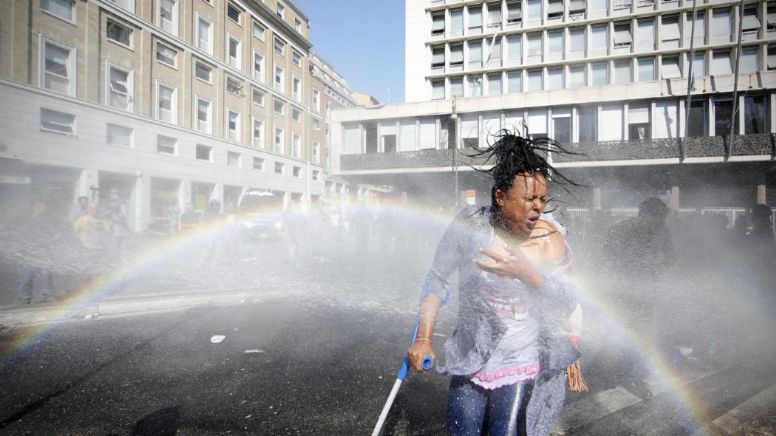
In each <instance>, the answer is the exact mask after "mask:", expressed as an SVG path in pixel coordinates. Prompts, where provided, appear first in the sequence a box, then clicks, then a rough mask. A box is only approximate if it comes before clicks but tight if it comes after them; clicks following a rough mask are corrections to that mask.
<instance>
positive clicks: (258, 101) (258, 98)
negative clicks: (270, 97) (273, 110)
mask: <svg viewBox="0 0 776 436" xmlns="http://www.w3.org/2000/svg"><path fill="white" fill-rule="evenodd" d="M251 101H252V102H253V104H255V105H259V106H264V91H260V90H258V89H256V88H254V89H253V95H252V96H251Z"/></svg>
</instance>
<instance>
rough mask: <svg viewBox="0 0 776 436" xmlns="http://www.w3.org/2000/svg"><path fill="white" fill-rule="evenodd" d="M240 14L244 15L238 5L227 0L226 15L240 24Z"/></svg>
mask: <svg viewBox="0 0 776 436" xmlns="http://www.w3.org/2000/svg"><path fill="white" fill-rule="evenodd" d="M240 15H242V13H241V12H240V10H239V9H237V6H235V5H233V4H231V3H228V2H227V4H226V16H227V17H229V19H230V20H232V21H234V22H235V23H237V24H240Z"/></svg>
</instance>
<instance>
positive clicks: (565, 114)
mask: <svg viewBox="0 0 776 436" xmlns="http://www.w3.org/2000/svg"><path fill="white" fill-rule="evenodd" d="M552 131H553V133H552V138H553V139H554V140H556V141H558V142H560V143H561V144H564V145H565V144H570V143H571V112H570V111H569V110H560V111H558V113H555V111H553V114H552Z"/></svg>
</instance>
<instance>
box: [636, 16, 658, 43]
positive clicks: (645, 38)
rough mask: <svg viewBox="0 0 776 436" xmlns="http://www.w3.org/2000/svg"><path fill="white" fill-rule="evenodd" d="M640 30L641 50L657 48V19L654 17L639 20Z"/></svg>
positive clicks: (638, 28)
mask: <svg viewBox="0 0 776 436" xmlns="http://www.w3.org/2000/svg"><path fill="white" fill-rule="evenodd" d="M637 26H638V27H637V30H638V32H639V35H638V37H639V45H638V48H639V50H642V51H645V50H646V51H652V50H654V49H655V20H654V19H653V18H649V19H644V20H639V21H638V22H637Z"/></svg>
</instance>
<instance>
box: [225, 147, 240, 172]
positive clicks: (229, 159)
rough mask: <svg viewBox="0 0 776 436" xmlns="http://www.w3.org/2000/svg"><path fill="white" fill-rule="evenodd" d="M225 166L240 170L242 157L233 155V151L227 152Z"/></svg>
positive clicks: (238, 154) (236, 154)
mask: <svg viewBox="0 0 776 436" xmlns="http://www.w3.org/2000/svg"><path fill="white" fill-rule="evenodd" d="M226 165H227V166H230V167H235V168H240V167H241V166H242V156H240V153H235V152H234V151H227V152H226Z"/></svg>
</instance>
